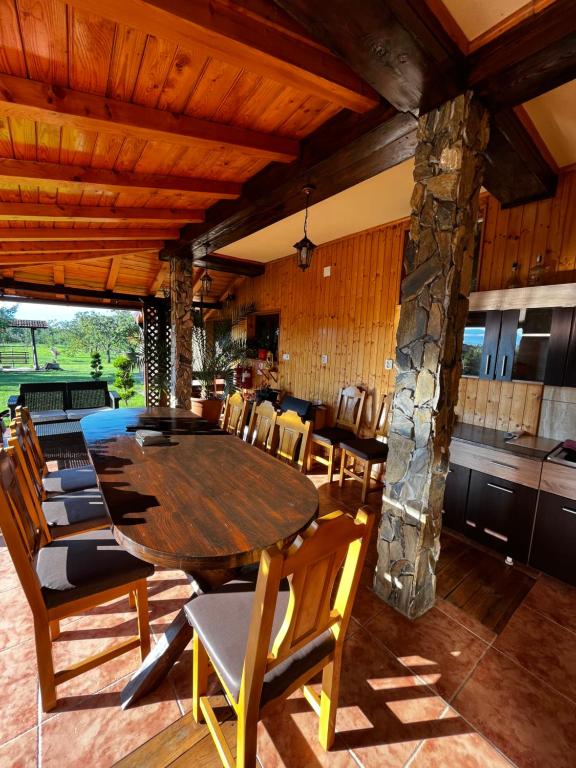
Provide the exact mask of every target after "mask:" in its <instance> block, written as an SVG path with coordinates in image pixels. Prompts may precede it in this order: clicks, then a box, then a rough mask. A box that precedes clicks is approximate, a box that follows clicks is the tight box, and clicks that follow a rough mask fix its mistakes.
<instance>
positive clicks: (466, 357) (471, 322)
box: [462, 312, 486, 376]
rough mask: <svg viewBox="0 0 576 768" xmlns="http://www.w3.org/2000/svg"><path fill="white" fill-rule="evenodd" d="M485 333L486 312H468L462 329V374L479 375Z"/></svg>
mask: <svg viewBox="0 0 576 768" xmlns="http://www.w3.org/2000/svg"><path fill="white" fill-rule="evenodd" d="M485 333H486V312H470V313H469V314H468V318H467V320H466V328H465V329H464V343H463V345H462V375H463V376H479V375H480V363H481V362H482V348H483V346H484V335H485Z"/></svg>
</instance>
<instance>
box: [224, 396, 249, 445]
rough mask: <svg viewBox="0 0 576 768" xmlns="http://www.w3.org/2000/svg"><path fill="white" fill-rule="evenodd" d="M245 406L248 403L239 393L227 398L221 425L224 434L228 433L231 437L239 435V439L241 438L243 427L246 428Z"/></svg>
mask: <svg viewBox="0 0 576 768" xmlns="http://www.w3.org/2000/svg"><path fill="white" fill-rule="evenodd" d="M247 405H248V403H247V402H246V400H244V398H243V397H242V395H241V394H240V392H234V394H233V395H229V396H228V398H227V401H226V409H225V411H224V424H223V429H225V430H226V432H230V434H232V435H239V436H240V437H242V436H243V432H244V427H245V426H246V407H247Z"/></svg>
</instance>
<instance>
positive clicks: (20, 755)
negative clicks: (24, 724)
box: [0, 728, 38, 768]
mask: <svg viewBox="0 0 576 768" xmlns="http://www.w3.org/2000/svg"><path fill="white" fill-rule="evenodd" d="M37 762H38V728H33V729H32V730H31V731H27V732H26V733H23V734H22V736H18V738H17V739H14V740H13V741H9V742H8V743H7V744H3V745H2V746H1V747H0V768H35V766H36V764H37Z"/></svg>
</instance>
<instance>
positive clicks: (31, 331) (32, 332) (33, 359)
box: [30, 328, 40, 371]
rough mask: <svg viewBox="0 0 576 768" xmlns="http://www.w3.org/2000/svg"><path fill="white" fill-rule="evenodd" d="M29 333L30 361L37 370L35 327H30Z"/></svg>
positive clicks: (38, 367) (38, 368)
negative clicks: (30, 340) (30, 337)
mask: <svg viewBox="0 0 576 768" xmlns="http://www.w3.org/2000/svg"><path fill="white" fill-rule="evenodd" d="M30 335H31V336H32V363H33V364H34V370H35V371H39V370H40V366H39V365H38V350H37V349H36V328H30Z"/></svg>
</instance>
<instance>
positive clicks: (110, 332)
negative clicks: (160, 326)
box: [58, 310, 139, 363]
mask: <svg viewBox="0 0 576 768" xmlns="http://www.w3.org/2000/svg"><path fill="white" fill-rule="evenodd" d="M58 330H59V331H60V332H61V333H62V334H63V335H64V337H65V341H66V343H67V345H68V346H69V347H70V348H71V349H72V350H76V351H78V352H83V351H85V350H86V348H88V350H89V351H90V353H91V354H92V353H94V352H100V353H101V354H105V355H106V360H107V362H108V363H110V362H111V360H112V355H113V353H115V352H116V353H120V352H121V353H127V352H130V350H132V349H133V348H134V347H135V346H136V345H137V344H138V330H139V329H138V324H137V323H136V320H135V318H134V315H133V314H132V313H131V312H126V311H124V312H123V311H121V310H116V311H115V312H110V313H107V314H103V313H101V312H77V313H76V315H75V316H74V318H73V319H72V320H70V321H69V322H67V323H60V324H59V327H58Z"/></svg>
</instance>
